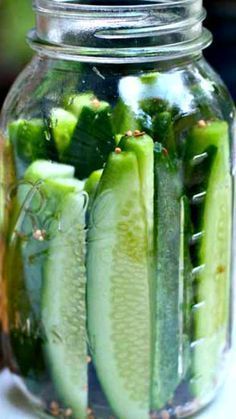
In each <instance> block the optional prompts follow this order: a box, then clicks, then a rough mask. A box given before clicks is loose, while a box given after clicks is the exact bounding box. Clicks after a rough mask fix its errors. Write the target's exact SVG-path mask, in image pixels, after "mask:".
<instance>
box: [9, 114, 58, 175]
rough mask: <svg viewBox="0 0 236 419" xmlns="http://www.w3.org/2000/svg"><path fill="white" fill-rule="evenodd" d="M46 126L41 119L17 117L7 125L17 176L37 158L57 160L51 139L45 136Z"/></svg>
mask: <svg viewBox="0 0 236 419" xmlns="http://www.w3.org/2000/svg"><path fill="white" fill-rule="evenodd" d="M46 132H47V127H46V125H45V124H44V121H43V120H42V119H31V120H26V119H18V120H16V121H14V122H11V123H10V124H9V126H8V134H9V139H10V143H11V144H12V147H13V153H14V159H15V164H16V171H17V174H18V177H21V176H23V175H24V171H25V169H26V168H27V166H28V165H29V163H32V162H33V161H35V160H38V159H51V160H57V151H56V147H55V144H54V142H53V141H51V140H50V141H48V139H47V137H46Z"/></svg>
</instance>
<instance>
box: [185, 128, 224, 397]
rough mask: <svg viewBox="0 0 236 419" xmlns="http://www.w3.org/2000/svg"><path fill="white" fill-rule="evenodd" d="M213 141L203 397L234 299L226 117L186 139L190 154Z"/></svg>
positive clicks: (201, 280)
mask: <svg viewBox="0 0 236 419" xmlns="http://www.w3.org/2000/svg"><path fill="white" fill-rule="evenodd" d="M211 146H214V147H215V148H216V149H217V152H216V155H215V157H214V160H213V162H212V167H211V171H210V174H209V179H208V184H207V188H206V197H205V202H204V208H203V215H202V224H201V229H202V231H203V233H204V234H203V237H202V240H201V243H200V245H199V250H198V265H199V266H202V269H201V270H200V271H199V273H198V275H197V276H196V279H195V301H196V306H195V307H194V337H193V338H194V345H193V377H192V391H193V394H194V395H196V396H198V397H204V396H205V395H206V394H207V393H209V392H210V391H211V390H212V389H213V388H214V385H215V383H214V380H215V379H216V374H217V373H218V368H220V362H221V357H222V353H223V350H224V349H225V348H226V347H227V341H228V328H229V311H230V310H229V309H230V308H229V301H230V265H231V227H232V226H231V216H232V180H231V175H230V157H229V134H228V125H227V123H225V122H223V121H215V122H209V123H208V124H207V125H206V126H205V127H195V128H194V129H193V131H192V133H191V135H190V137H189V139H188V150H187V159H188V160H191V159H192V158H193V157H194V156H196V155H198V154H201V153H203V152H205V151H207V149H208V148H209V147H211Z"/></svg>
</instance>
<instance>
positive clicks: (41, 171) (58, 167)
mask: <svg viewBox="0 0 236 419" xmlns="http://www.w3.org/2000/svg"><path fill="white" fill-rule="evenodd" d="M74 173H75V169H74V168H73V166H70V165H67V164H62V163H54V162H50V161H47V160H36V161H35V162H34V163H32V164H31V165H30V166H29V167H28V169H27V170H26V172H25V175H24V177H25V179H27V180H30V181H31V182H34V181H36V182H37V181H38V180H45V179H50V178H55V177H60V178H73V177H74Z"/></svg>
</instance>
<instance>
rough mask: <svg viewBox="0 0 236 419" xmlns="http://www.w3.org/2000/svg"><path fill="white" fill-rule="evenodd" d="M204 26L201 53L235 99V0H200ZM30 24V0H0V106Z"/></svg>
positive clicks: (23, 53) (23, 55)
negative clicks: (205, 42)
mask: <svg viewBox="0 0 236 419" xmlns="http://www.w3.org/2000/svg"><path fill="white" fill-rule="evenodd" d="M204 3H205V7H206V8H207V11H208V19H207V22H206V26H207V27H208V28H209V29H210V30H211V31H212V33H213V35H214V43H213V45H212V46H211V47H210V48H209V49H208V50H206V51H205V55H206V57H207V59H208V60H209V62H210V63H211V64H212V65H213V67H214V68H215V69H216V70H217V71H218V73H219V74H220V75H221V76H222V78H223V79H224V81H225V82H226V84H227V85H228V87H229V89H230V91H231V94H232V95H233V97H234V99H235V100H236V0H204ZM33 26H34V16H33V12H32V9H31V0H0V107H1V104H2V102H3V100H4V98H5V96H6V93H7V91H8V89H9V87H10V85H11V84H12V82H13V80H14V79H15V77H16V75H17V74H19V72H20V70H21V69H22V67H23V66H24V65H25V63H27V62H28V61H29V59H30V57H31V54H32V52H31V50H30V48H29V47H28V46H27V44H26V42H25V35H26V32H27V30H28V29H30V28H32V27H33Z"/></svg>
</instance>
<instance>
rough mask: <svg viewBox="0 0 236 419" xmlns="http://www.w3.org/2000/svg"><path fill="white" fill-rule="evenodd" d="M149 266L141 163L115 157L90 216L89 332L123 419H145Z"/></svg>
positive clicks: (109, 394)
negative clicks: (140, 171)
mask: <svg viewBox="0 0 236 419" xmlns="http://www.w3.org/2000/svg"><path fill="white" fill-rule="evenodd" d="M148 265H149V257H148V237H147V222H146V214H145V205H144V203H143V196H142V188H141V185H140V174H139V165H138V160H137V157H136V155H135V153H134V152H131V151H129V152H126V151H124V152H121V153H120V154H115V153H112V154H111V155H110V157H109V159H108V162H107V165H106V167H105V169H104V173H103V176H102V178H101V181H100V184H99V187H98V192H97V195H96V199H95V201H94V203H93V207H92V211H91V216H90V224H89V235H88V257H87V272H88V327H89V337H90V344H91V351H92V355H93V360H94V363H95V366H96V370H97V374H98V377H99V380H100V382H101V384H102V387H103V389H104V391H105V394H106V396H107V399H108V401H109V403H110V405H111V407H112V409H113V410H114V413H115V414H116V415H117V416H118V417H119V418H121V419H145V418H148V417H149V392H150V374H151V314H150V311H151V309H150V295H149V266H148ZM98 313H99V315H98Z"/></svg>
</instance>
